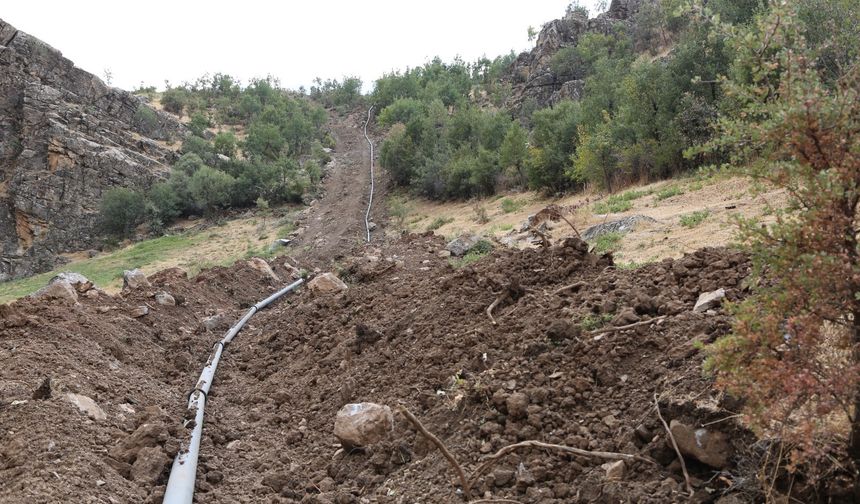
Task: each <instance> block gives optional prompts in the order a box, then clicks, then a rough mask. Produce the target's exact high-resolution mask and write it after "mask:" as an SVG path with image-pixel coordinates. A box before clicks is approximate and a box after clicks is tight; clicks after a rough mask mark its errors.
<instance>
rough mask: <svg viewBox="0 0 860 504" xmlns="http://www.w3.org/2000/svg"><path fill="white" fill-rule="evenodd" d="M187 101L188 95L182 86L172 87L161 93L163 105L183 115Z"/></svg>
mask: <svg viewBox="0 0 860 504" xmlns="http://www.w3.org/2000/svg"><path fill="white" fill-rule="evenodd" d="M187 103H188V96H187V94H186V92H185V90H184V89H181V88H170V89H168V90H167V91H165V92H164V93H162V95H161V106H162V107H164V110H166V111H168V112H171V113H174V114H178V115H182V109H183V108H185V105H186V104H187Z"/></svg>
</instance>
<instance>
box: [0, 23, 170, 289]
mask: <svg viewBox="0 0 860 504" xmlns="http://www.w3.org/2000/svg"><path fill="white" fill-rule="evenodd" d="M184 135H185V128H184V127H183V126H182V125H181V124H180V123H179V122H178V121H177V120H176V119H175V118H173V117H172V116H170V115H169V114H165V113H163V112H159V111H156V110H154V109H152V108H151V107H149V105H147V104H146V103H145V102H144V101H143V99H141V98H139V97H137V96H134V95H133V94H131V93H128V92H126V91H123V90H121V89H117V88H112V87H110V86H108V85H106V84H105V83H103V82H102V81H101V80H100V79H99V78H98V77H95V76H94V75H92V74H90V73H87V72H85V71H84V70H81V69H79V68H77V67H75V66H74V64H73V63H72V62H71V61H69V60H68V59H67V58H65V57H63V55H62V54H61V53H60V51H58V50H56V49H54V48H53V47H51V46H49V45H48V44H46V43H44V42H42V41H41V40H38V39H36V38H35V37H32V36H30V35H28V34H26V33H24V32H21V31H19V30H17V29H15V28H14V27H13V26H11V25H9V24H8V23H6V22H5V21H3V20H0V281H3V280H8V279H12V278H17V277H22V276H27V275H30V274H33V273H35V272H39V271H44V270H47V269H50V268H51V267H53V266H54V265H55V264H56V263H57V256H58V254H60V253H63V252H67V251H73V250H83V249H87V248H92V247H93V245H94V243H95V240H96V235H95V232H94V229H95V227H96V226H95V223H96V214H97V211H98V207H99V203H100V201H101V198H102V194H103V192H104V191H106V190H107V189H110V188H112V187H115V186H130V187H146V186H148V185H150V184H152V183H153V182H154V181H155V180H158V179H159V178H161V177H163V176H164V175H165V174H166V172H167V171H168V169H169V168H168V167H169V165H170V164H171V163H172V162H173V160H174V158H175V156H176V154H175V151H174V149H171V148H170V146H169V145H168V142H172V141H177V140H181V138H182V137H183V136H184Z"/></svg>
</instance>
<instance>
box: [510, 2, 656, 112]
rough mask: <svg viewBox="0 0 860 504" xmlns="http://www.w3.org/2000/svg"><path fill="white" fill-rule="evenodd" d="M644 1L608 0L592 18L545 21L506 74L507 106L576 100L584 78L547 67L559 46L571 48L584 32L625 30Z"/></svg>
mask: <svg viewBox="0 0 860 504" xmlns="http://www.w3.org/2000/svg"><path fill="white" fill-rule="evenodd" d="M645 1H648V0H612V3H611V4H610V6H609V9H608V10H607V11H606V12H604V13H603V14H600V15H599V16H597V17H596V18H593V19H588V17H587V16H584V15H582V14H579V13H577V12H575V11H568V13H567V14H566V15H565V16H564V17H563V18H561V19H556V20H554V21H550V22H549V23H546V24H545V25H544V26H543V28H542V29H541V31H540V34H539V35H538V38H537V43H536V44H535V47H534V48H533V49H532V50H531V51H529V52H524V53H521V54H520V55H519V56H518V57H517V59H516V60H515V61H514V63H513V65H512V66H511V68H510V72H509V74H508V77H507V79H508V81H509V82H510V84H511V97H510V99H509V100H508V103H507V104H506V106H507V108H508V109H510V110H513V111H515V112H521V111H525V110H526V109H528V110H531V109H534V108H543V107H548V106H551V105H554V104H555V103H557V102H558V101H560V100H563V99H572V100H578V99H579V98H580V97H581V95H582V90H583V87H584V81H583V80H581V79H573V80H568V79H565V78H562V77H561V76H559V75H556V74H555V73H554V72H553V71H552V68H551V67H550V62H551V61H552V57H553V56H554V55H555V54H556V53H557V52H558V51H559V50H560V49H562V48H565V47H573V46H576V45H577V44H578V43H579V39H580V37H582V36H583V35H584V34H586V33H592V32H598V33H607V34H608V33H611V32H612V31H613V30H618V29H622V30H623V29H627V28H628V27H629V25H630V18H631V16H633V15H634V14H635V13H636V12H637V11H638V10H639V6H640V5H641V4H642V2H645Z"/></svg>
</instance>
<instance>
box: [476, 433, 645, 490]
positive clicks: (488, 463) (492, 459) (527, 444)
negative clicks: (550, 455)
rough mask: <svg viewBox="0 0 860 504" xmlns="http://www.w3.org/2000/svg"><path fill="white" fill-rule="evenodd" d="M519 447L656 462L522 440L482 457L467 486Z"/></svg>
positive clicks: (611, 453)
mask: <svg viewBox="0 0 860 504" xmlns="http://www.w3.org/2000/svg"><path fill="white" fill-rule="evenodd" d="M520 448H545V449H549V450H558V451H563V452H566V453H571V454H573V455H580V456H582V457H591V458H599V459H604V460H624V461H626V462H634V461H639V462H647V463H649V464H654V465H656V464H657V462H655V461H653V460H651V459H649V458H646V457H640V456H639V455H630V454H629V453H616V452H604V451H589V450H582V449H580V448H573V447H571V446H564V445H557V444H550V443H543V442H541V441H522V442H520V443H514V444H512V445H508V446H505V447H503V448H501V449H500V450H499V451H497V452H496V453H494V454H492V455H490V456H489V457H487V458H486V459H484V461H483V462H481V465H479V466H478V468H477V469H475V471H474V472H473V473H472V476H471V478H469V486H470V487H471V486H472V485H474V484H475V482H476V481H477V479H478V478H479V477H480V476H481V475H482V474H484V473H485V472H487V470H488V469H489V468H490V467H492V466H493V464H495V463H496V462H497V461H498V460H499V459H500V458H502V457H504V456H505V455H507V454H508V453H511V452H513V451H515V450H518V449H520Z"/></svg>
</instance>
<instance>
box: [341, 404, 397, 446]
mask: <svg viewBox="0 0 860 504" xmlns="http://www.w3.org/2000/svg"><path fill="white" fill-rule="evenodd" d="M393 429H394V415H392V414H391V408H389V407H388V406H383V405H381V404H376V403H370V402H363V403H357V404H347V405H345V406H344V407H343V408H341V409H340V411H338V412H337V417H336V418H335V421H334V435H335V436H337V438H338V439H339V440H340V442H341V445H343V447H344V448H345V449H347V450H350V449H353V448H360V447H364V446H369V445H372V444H374V443H377V442H379V441H381V440H382V439H384V438H385V437H386V436H387V435H388V434H389V432H391V431H392V430H393Z"/></svg>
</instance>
